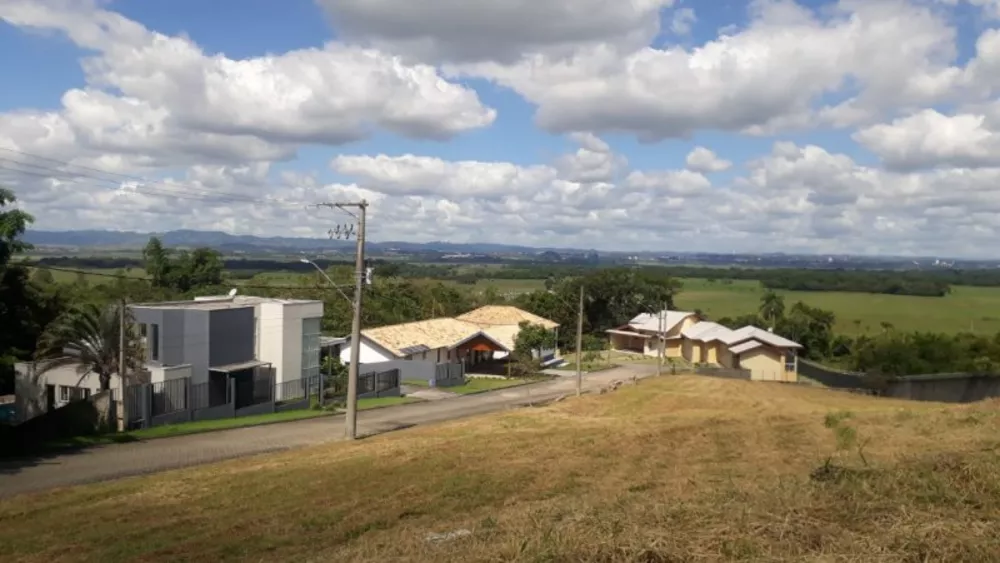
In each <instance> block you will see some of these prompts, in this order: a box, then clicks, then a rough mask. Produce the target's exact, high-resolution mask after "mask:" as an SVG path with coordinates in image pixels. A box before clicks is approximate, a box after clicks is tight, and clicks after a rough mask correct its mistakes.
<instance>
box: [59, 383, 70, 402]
mask: <svg viewBox="0 0 1000 563" xmlns="http://www.w3.org/2000/svg"><path fill="white" fill-rule="evenodd" d="M69 396H70V387H69V386H68V385H60V386H59V400H60V401H62V402H64V403H66V402H69Z"/></svg>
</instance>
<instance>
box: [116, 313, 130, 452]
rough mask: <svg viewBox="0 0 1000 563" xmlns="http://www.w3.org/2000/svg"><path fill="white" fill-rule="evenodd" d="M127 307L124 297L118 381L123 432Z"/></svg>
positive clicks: (119, 321)
mask: <svg viewBox="0 0 1000 563" xmlns="http://www.w3.org/2000/svg"><path fill="white" fill-rule="evenodd" d="M125 307H126V304H125V299H124V298H122V300H121V303H120V304H119V311H118V381H119V390H120V391H121V397H119V400H120V401H121V404H122V408H121V413H122V424H121V430H122V432H124V431H126V430H128V412H127V411H126V410H125V409H126V401H125Z"/></svg>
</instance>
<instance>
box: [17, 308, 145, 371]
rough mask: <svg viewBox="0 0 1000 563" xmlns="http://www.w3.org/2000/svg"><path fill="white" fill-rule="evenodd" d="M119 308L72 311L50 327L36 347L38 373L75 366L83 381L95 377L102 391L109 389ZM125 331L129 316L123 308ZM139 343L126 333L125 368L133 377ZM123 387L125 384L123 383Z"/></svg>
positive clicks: (117, 347) (115, 361)
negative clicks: (86, 375) (91, 375)
mask: <svg viewBox="0 0 1000 563" xmlns="http://www.w3.org/2000/svg"><path fill="white" fill-rule="evenodd" d="M121 313H122V311H121V305H118V306H114V307H101V306H99V305H94V304H88V305H83V306H81V307H78V308H75V309H73V310H71V311H70V312H69V313H67V314H65V315H63V316H62V317H60V318H59V319H57V320H56V321H55V322H54V323H52V324H51V325H50V326H49V327H48V329H46V331H45V333H44V334H43V335H42V338H41V340H40V341H39V343H38V350H37V351H36V353H35V358H36V360H38V362H39V373H44V372H46V371H49V370H51V369H55V368H58V367H63V366H75V367H76V370H77V373H79V374H80V376H81V377H83V376H84V375H85V374H87V373H89V372H93V373H96V374H97V379H98V381H99V382H100V385H101V389H102V390H107V389H110V388H111V376H112V375H116V374H119V366H118V361H119V350H120V340H119V339H120V335H121V318H120V315H121ZM125 315H126V327H128V326H131V324H132V314H131V312H130V311H129V310H128V309H127V308H126V310H125ZM143 355H144V354H143V350H142V343H141V340H140V338H139V336H138V335H137V334H136V332H135V331H133V330H128V329H126V331H125V368H126V372H127V373H133V374H134V373H135V372H136V370H137V369H138V368H139V367H140V366H141V365H142V359H143ZM126 383H128V382H127V381H126Z"/></svg>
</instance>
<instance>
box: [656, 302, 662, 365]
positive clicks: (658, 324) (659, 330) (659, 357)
mask: <svg viewBox="0 0 1000 563" xmlns="http://www.w3.org/2000/svg"><path fill="white" fill-rule="evenodd" d="M656 316H657V319H656V340H657V346H656V348H657V350H656V377H659V376H661V375H663V346H664V340H663V309H660V312H659V313H658V314H657V315H656Z"/></svg>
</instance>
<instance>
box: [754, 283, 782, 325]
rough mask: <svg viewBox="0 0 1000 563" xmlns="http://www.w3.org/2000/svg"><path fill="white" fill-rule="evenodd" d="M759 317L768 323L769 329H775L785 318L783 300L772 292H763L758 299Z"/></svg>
mask: <svg viewBox="0 0 1000 563" xmlns="http://www.w3.org/2000/svg"><path fill="white" fill-rule="evenodd" d="M760 316H761V318H763V319H764V320H765V321H766V322H767V323H768V325H769V328H775V326H777V324H778V321H779V320H781V318H782V317H784V316H785V299H784V298H783V297H781V296H780V295H778V294H777V293H775V292H773V291H770V290H768V291H767V292H765V293H764V295H763V296H761V298H760Z"/></svg>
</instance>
